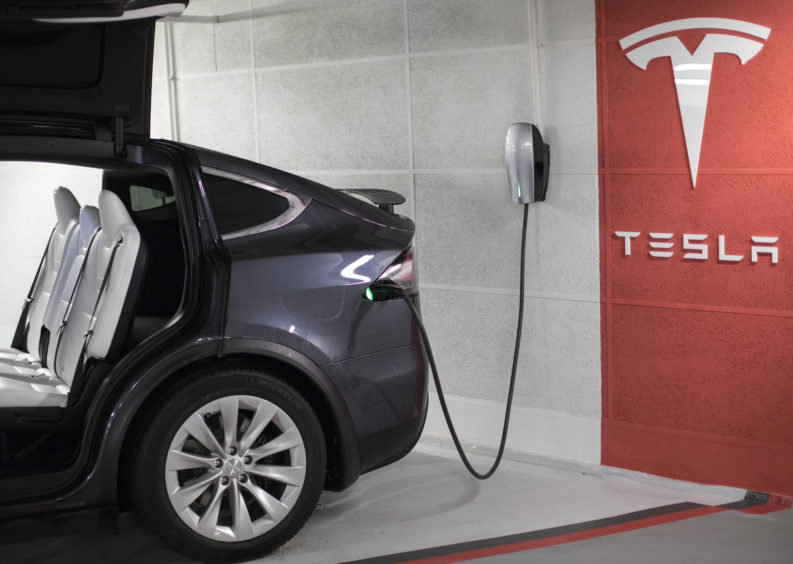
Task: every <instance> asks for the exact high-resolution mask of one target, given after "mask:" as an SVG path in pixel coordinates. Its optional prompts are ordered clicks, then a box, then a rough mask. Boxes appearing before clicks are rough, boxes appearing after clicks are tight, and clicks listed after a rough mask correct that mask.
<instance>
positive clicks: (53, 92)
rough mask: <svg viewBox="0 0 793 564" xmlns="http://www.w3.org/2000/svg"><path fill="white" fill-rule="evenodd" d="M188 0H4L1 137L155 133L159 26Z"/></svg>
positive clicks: (0, 5) (0, 3)
mask: <svg viewBox="0 0 793 564" xmlns="http://www.w3.org/2000/svg"><path fill="white" fill-rule="evenodd" d="M187 3H188V0H0V134H15V133H18V134H23V135H54V136H59V137H62V136H75V137H89V138H98V139H103V138H107V139H109V138H110V136H111V132H112V134H114V136H115V138H116V139H118V137H119V136H122V137H123V134H124V133H131V134H135V135H140V136H144V137H148V136H149V121H150V113H151V71H152V52H153V46H154V23H155V21H156V19H157V18H159V17H164V16H177V15H179V14H180V13H181V12H182V11H183V10H184V8H185V7H186V5H187Z"/></svg>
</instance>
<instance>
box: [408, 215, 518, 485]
mask: <svg viewBox="0 0 793 564" xmlns="http://www.w3.org/2000/svg"><path fill="white" fill-rule="evenodd" d="M528 224H529V204H524V206H523V236H522V238H521V242H520V297H519V305H518V330H517V334H516V335H515V353H514V355H513V357H512V375H511V376H510V378H509V393H508V394H507V407H506V410H505V412H504V427H503V428H502V431H501V444H499V446H498V454H497V455H496V459H495V461H494V462H493V465H492V466H491V467H490V469H489V470H488V471H487V472H485V473H479V472H477V471H476V469H475V468H474V467H473V466H472V465H471V462H470V461H469V460H468V457H467V456H466V454H465V451H464V450H463V445H461V444H460V439H459V437H458V436H457V431H456V430H455V429H454V423H452V418H451V415H449V408H448V406H447V405H446V398H444V397H443V388H442V387H441V380H440V378H439V377H438V367H437V366H436V365H435V357H434V356H433V354H432V347H431V346H430V339H429V337H428V336H427V331H426V329H424V323H422V321H421V314H419V312H418V310H417V309H416V306H415V305H413V302H412V301H411V300H410V299H409V298H408V297H407V295H405V294H404V293H403V294H402V296H403V297H404V298H405V301H406V302H407V304H408V307H410V311H411V312H413V316H414V317H415V318H416V321H417V322H418V326H419V332H420V333H421V341H422V343H423V344H424V351H425V352H426V353H427V359H428V360H429V363H430V369H431V370H432V379H433V380H434V381H435V389H436V390H438V400H439V401H440V404H441V409H442V410H443V417H444V418H445V419H446V425H447V426H448V427H449V432H450V433H451V435H452V441H454V446H455V448H456V449H457V452H458V453H459V454H460V459H461V460H462V461H463V464H464V465H465V467H466V468H467V469H468V471H469V472H470V473H471V475H472V476H473V477H474V478H477V479H479V480H487V479H488V478H489V477H490V476H492V475H493V474H494V473H495V471H496V470H497V469H498V465H499V464H501V459H502V458H503V456H504V448H505V446H506V444H507V431H508V430H509V416H510V414H511V413H512V398H513V396H514V394H515V376H516V375H517V373H518V355H519V354H520V337H521V334H522V333H523V304H524V301H525V298H524V290H525V286H526V232H527V228H528Z"/></svg>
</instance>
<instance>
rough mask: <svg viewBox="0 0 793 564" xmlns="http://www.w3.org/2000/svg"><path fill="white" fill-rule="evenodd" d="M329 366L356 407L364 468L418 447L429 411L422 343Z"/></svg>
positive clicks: (353, 411)
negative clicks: (417, 442) (414, 446)
mask: <svg viewBox="0 0 793 564" xmlns="http://www.w3.org/2000/svg"><path fill="white" fill-rule="evenodd" d="M323 368H324V369H325V370H326V373H327V374H328V376H330V378H331V379H332V380H333V382H334V383H335V384H336V386H337V387H338V389H339V391H340V392H341V394H342V396H343V397H344V399H345V401H346V402H347V405H348V406H349V408H350V414H351V415H352V419H353V423H354V425H355V429H356V431H357V434H358V444H359V447H360V460H361V472H362V473H363V472H367V471H369V470H373V469H374V468H377V467H379V466H383V465H385V464H388V463H389V462H393V461H395V460H398V459H399V458H401V457H402V456H404V455H405V454H407V453H408V452H409V451H410V449H411V448H413V445H415V443H416V441H418V438H419V435H421V431H422V429H423V427H424V419H425V417H426V414H427V377H426V376H427V369H426V363H425V358H424V352H423V350H422V348H421V344H420V342H418V341H416V342H414V343H412V344H410V345H406V346H403V347H397V348H394V349H389V350H385V351H380V352H376V353H371V354H367V355H362V356H358V357H354V358H350V359H346V360H343V361H339V362H334V363H331V364H327V365H325V366H323Z"/></svg>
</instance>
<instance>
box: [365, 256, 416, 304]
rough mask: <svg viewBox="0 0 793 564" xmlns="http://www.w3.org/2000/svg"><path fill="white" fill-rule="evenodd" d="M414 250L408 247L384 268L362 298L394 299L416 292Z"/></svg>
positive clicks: (374, 299)
mask: <svg viewBox="0 0 793 564" xmlns="http://www.w3.org/2000/svg"><path fill="white" fill-rule="evenodd" d="M415 260H416V251H415V249H414V248H413V247H410V248H409V249H408V250H407V251H405V252H404V253H402V254H401V255H400V256H399V258H398V259H396V260H395V261H394V262H393V263H392V264H391V266H389V267H388V268H386V269H385V272H383V273H382V274H381V275H380V277H379V278H378V279H377V280H375V282H374V284H372V285H371V286H369V287H368V288H367V289H366V292H364V298H366V299H367V300H369V301H373V302H381V301H386V300H394V299H397V298H401V297H403V295H406V296H408V297H413V296H415V295H416V294H417V293H418V276H417V272H416V264H415Z"/></svg>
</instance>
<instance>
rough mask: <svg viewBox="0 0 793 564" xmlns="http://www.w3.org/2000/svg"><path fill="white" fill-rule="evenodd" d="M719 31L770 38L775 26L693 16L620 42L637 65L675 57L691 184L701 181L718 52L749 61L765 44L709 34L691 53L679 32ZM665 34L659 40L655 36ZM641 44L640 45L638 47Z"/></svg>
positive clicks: (644, 31) (664, 24)
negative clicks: (710, 93) (711, 87)
mask: <svg viewBox="0 0 793 564" xmlns="http://www.w3.org/2000/svg"><path fill="white" fill-rule="evenodd" d="M703 28H704V29H718V30H722V31H729V32H733V33H740V34H743V35H749V36H752V37H756V38H758V39H762V40H765V39H768V35H769V34H770V33H771V29H770V28H767V27H764V26H761V25H757V24H753V23H749V22H744V21H740V20H731V19H726V18H688V19H684V20H674V21H671V22H664V23H661V24H658V25H653V26H650V27H647V28H644V29H642V30H640V31H637V32H636V33H632V34H631V35H628V36H627V37H624V38H622V39H621V40H620V47H622V49H623V50H624V51H625V56H626V57H628V59H629V60H630V61H631V62H632V63H633V64H634V65H636V66H637V67H639V68H640V69H642V70H647V64H648V63H649V62H650V61H652V60H653V59H657V58H659V57H669V58H670V59H671V61H672V71H673V73H674V77H675V89H676V90H677V103H678V105H679V107H680V118H681V119H682V121H683V134H684V135H685V138H686V151H687V152H688V166H689V170H690V172H691V186H692V188H693V187H695V186H696V185H697V170H698V169H699V153H700V148H701V146H702V133H703V131H704V130H705V112H706V110H707V106H708V91H709V90H710V73H711V69H712V68H713V59H714V57H715V56H716V54H717V53H727V54H730V55H735V56H736V57H738V58H739V59H740V61H741V64H742V65H745V64H746V63H747V62H748V61H749V60H750V59H751V58H752V57H754V56H755V55H757V53H759V52H760V50H761V49H762V48H763V43H762V42H761V41H757V40H755V39H750V38H748V37H744V36H743V35H728V34H725V33H708V34H706V35H705V37H704V38H703V39H702V42H701V43H700V44H699V46H698V47H697V49H696V50H695V51H694V52H693V53H690V52H689V51H688V49H686V47H685V45H683V43H682V42H681V41H680V39H679V38H678V37H676V36H675V35H672V34H674V33H675V32H678V31H684V30H690V29H703ZM658 36H663V37H660V38H659V39H655V40H653V41H648V40H649V39H653V38H654V37H658ZM636 45H639V46H638V47H635V46H636Z"/></svg>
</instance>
